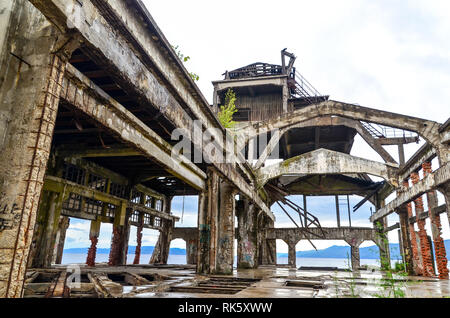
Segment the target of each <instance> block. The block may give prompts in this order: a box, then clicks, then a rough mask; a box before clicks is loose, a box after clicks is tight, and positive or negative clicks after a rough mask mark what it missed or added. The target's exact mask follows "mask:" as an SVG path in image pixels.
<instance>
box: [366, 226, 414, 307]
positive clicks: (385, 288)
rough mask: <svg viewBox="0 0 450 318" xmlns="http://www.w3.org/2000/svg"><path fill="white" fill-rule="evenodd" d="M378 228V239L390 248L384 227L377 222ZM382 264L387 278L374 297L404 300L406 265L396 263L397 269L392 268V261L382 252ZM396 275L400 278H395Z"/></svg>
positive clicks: (382, 281)
mask: <svg viewBox="0 0 450 318" xmlns="http://www.w3.org/2000/svg"><path fill="white" fill-rule="evenodd" d="M376 228H377V229H378V232H377V233H378V234H377V235H378V239H379V241H380V242H382V244H383V245H384V246H387V247H388V248H389V240H388V238H387V235H386V233H384V232H383V229H384V228H383V226H382V225H381V224H380V223H379V222H377V223H376ZM380 263H381V269H382V270H384V274H385V277H384V278H383V279H382V280H381V283H380V284H379V288H380V291H379V292H378V293H375V294H374V295H373V296H375V297H377V298H404V297H405V287H406V284H407V280H406V276H408V274H407V273H406V272H405V268H406V266H405V264H403V263H399V262H396V263H395V269H392V267H391V266H390V260H389V259H387V258H386V256H385V255H384V254H383V253H381V251H380ZM394 274H395V275H396V276H397V277H398V278H395V277H394Z"/></svg>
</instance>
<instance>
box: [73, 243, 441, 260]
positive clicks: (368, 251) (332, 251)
mask: <svg viewBox="0 0 450 318" xmlns="http://www.w3.org/2000/svg"><path fill="white" fill-rule="evenodd" d="M444 244H445V249H446V251H447V258H448V259H449V260H450V240H446V241H445V242H444ZM154 248H155V247H154V246H142V248H141V254H152V253H153V250H154ZM389 248H390V250H391V259H401V255H400V250H399V245H398V244H389ZM135 250H136V247H135V246H129V247H128V254H134V253H135ZM87 251H88V248H69V249H65V250H64V253H68V254H87ZM433 251H434V249H433ZM97 254H109V248H98V249H97ZM170 254H172V255H186V250H185V249H182V248H171V249H170ZM359 254H360V257H361V258H362V259H379V258H380V254H379V251H378V247H377V246H376V245H374V246H369V247H362V248H360V249H359ZM296 255H297V257H305V258H346V259H348V258H349V256H350V246H331V247H328V248H326V249H323V250H318V251H315V250H312V251H299V252H297V253H296ZM277 256H278V257H288V254H287V253H278V254H277Z"/></svg>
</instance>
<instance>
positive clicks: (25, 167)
mask: <svg viewBox="0 0 450 318" xmlns="http://www.w3.org/2000/svg"><path fill="white" fill-rule="evenodd" d="M0 9H1V10H0V21H1V22H0V35H1V37H0V50H1V51H0V74H2V76H1V79H0V211H1V213H0V255H1V257H0V297H20V296H21V295H22V287H23V281H24V275H25V270H26V266H27V259H28V254H29V250H30V245H31V241H32V237H33V229H34V225H35V220H36V212H37V209H38V203H39V198H40V194H41V190H42V184H43V180H44V174H45V170H46V166H47V160H48V157H49V152H50V146H51V140H52V135H53V128H54V123H55V120H56V113H57V110H58V104H59V95H60V91H61V83H62V79H63V75H64V71H65V65H66V62H65V61H67V59H68V57H69V55H70V54H71V52H72V51H73V49H75V48H74V47H73V46H72V45H73V42H70V45H68V46H70V48H69V47H68V46H67V45H66V46H64V47H63V45H65V44H69V41H67V38H66V39H64V36H63V35H62V34H61V33H60V31H58V29H57V28H56V27H55V26H54V25H52V24H51V23H49V22H48V21H47V19H46V18H45V17H44V16H43V15H42V14H41V13H40V12H39V11H38V10H37V9H36V8H35V7H34V6H33V5H32V4H31V3H30V2H29V1H27V0H10V1H2V3H1V5H0Z"/></svg>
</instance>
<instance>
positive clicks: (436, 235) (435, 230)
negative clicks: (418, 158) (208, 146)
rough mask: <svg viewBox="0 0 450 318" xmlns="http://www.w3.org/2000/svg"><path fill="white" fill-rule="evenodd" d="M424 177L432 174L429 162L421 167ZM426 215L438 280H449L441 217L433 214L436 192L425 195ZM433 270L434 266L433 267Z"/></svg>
mask: <svg viewBox="0 0 450 318" xmlns="http://www.w3.org/2000/svg"><path fill="white" fill-rule="evenodd" d="M422 168H423V174H424V177H425V176H427V175H428V174H430V173H432V167H431V162H426V163H424V164H423V165H422ZM427 203H428V212H429V213H428V214H429V217H430V221H431V234H432V237H433V243H434V251H435V255H436V264H437V269H438V272H439V278H440V279H449V273H448V268H447V263H448V261H447V252H446V250H445V245H444V240H443V239H442V226H441V217H440V215H439V214H438V213H436V212H435V210H434V209H435V208H436V207H437V206H438V198H437V193H436V191H431V192H428V193H427ZM433 269H434V266H433Z"/></svg>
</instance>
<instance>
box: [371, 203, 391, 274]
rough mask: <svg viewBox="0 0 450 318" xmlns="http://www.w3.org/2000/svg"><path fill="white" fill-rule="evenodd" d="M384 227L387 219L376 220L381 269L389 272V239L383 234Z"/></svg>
mask: <svg viewBox="0 0 450 318" xmlns="http://www.w3.org/2000/svg"><path fill="white" fill-rule="evenodd" d="M381 206H382V205H381ZM381 206H380V207H381ZM386 227H387V219H386V218H383V219H382V220H378V221H377V223H376V224H375V229H376V230H377V240H376V244H377V246H378V248H379V250H380V261H381V269H383V270H390V269H391V253H390V250H389V238H388V236H387V233H385V232H384V231H385V230H386Z"/></svg>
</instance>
